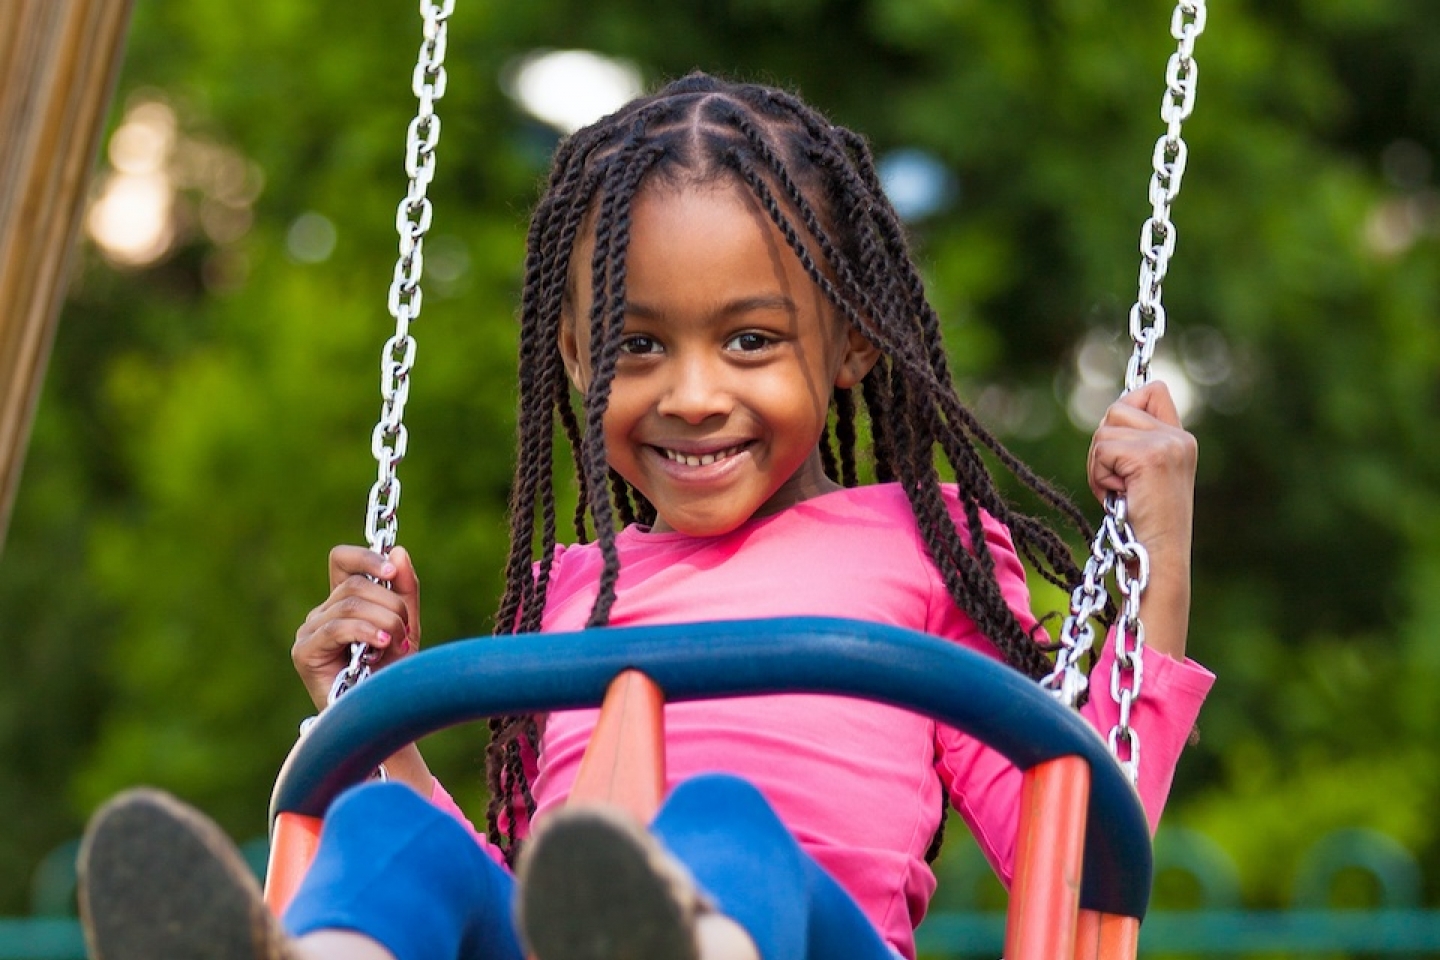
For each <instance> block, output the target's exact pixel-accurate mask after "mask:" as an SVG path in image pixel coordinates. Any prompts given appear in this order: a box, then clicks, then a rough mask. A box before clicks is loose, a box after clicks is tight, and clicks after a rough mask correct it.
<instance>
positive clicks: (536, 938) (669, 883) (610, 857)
mask: <svg viewBox="0 0 1440 960" xmlns="http://www.w3.org/2000/svg"><path fill="white" fill-rule="evenodd" d="M518 879H519V883H520V897H519V900H518V902H517V906H516V914H517V926H518V927H519V929H520V932H521V936H522V938H523V939H524V940H525V942H526V944H527V945H528V947H529V950H530V952H531V953H532V954H533V955H534V956H535V957H536V958H538V960H698V949H697V947H696V940H695V916H696V913H697V910H699V909H700V906H699V898H698V896H697V894H696V892H695V887H694V883H693V881H691V880H690V878H689V877H688V876H686V875H685V874H684V868H683V867H680V865H679V864H678V863H677V862H675V861H674V860H673V859H672V858H671V857H670V856H669V855H668V854H666V853H665V851H664V850H663V849H662V848H661V847H660V845H659V843H658V842H656V841H655V839H654V838H653V837H651V836H650V835H649V834H648V833H646V832H645V831H644V830H643V829H641V828H640V826H639V825H638V824H634V823H631V822H630V821H629V820H628V818H626V817H624V816H623V815H621V814H616V813H611V812H610V811H606V810H603V809H597V808H574V809H572V810H565V811H561V812H559V813H557V814H555V815H554V816H553V817H552V818H551V819H550V821H549V822H548V823H546V824H545V825H544V826H543V828H542V829H540V830H539V831H538V832H537V834H536V836H535V837H534V838H533V839H532V841H531V844H530V848H529V849H528V850H527V851H526V852H525V854H524V855H523V856H522V858H521V864H520V869H519V871H518Z"/></svg>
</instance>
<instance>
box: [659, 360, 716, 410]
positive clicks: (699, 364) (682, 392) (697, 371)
mask: <svg viewBox="0 0 1440 960" xmlns="http://www.w3.org/2000/svg"><path fill="white" fill-rule="evenodd" d="M666 366H667V367H669V370H668V371H667V373H668V376H667V378H666V382H665V386H664V390H663V391H662V393H661V395H660V402H659V403H658V404H657V405H656V408H657V410H658V412H659V413H660V415H661V416H666V417H679V418H680V419H681V420H684V421H685V422H686V423H693V424H699V423H703V422H704V421H706V420H708V419H710V418H711V417H723V416H726V415H727V414H729V413H730V410H731V408H732V406H733V402H734V401H733V397H732V395H731V392H730V389H729V384H728V382H727V378H726V376H725V370H724V365H723V364H721V363H719V362H710V361H709V359H707V358H705V357H701V356H682V357H675V358H673V359H671V360H670V362H669V363H668V364H667V365H666Z"/></svg>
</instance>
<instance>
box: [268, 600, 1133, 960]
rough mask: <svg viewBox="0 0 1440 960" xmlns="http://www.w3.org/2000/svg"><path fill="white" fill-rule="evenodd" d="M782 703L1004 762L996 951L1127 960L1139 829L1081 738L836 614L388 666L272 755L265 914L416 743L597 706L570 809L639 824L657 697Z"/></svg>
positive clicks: (655, 773)
mask: <svg viewBox="0 0 1440 960" xmlns="http://www.w3.org/2000/svg"><path fill="white" fill-rule="evenodd" d="M562 665H563V666H562ZM661 691H663V697H662V694H661ZM607 692H609V694H610V696H609V697H607ZM782 692H790V693H796V692H800V693H823V694H832V695H841V696H853V697H859V698H863V699H869V700H875V701H878V702H882V703H888V704H892V705H894V706H898V707H902V708H905V709H909V710H912V711H915V712H916V713H920V714H923V715H925V716H928V717H930V718H932V719H934V720H937V721H939V722H942V723H946V724H949V725H951V726H954V727H956V728H957V729H959V730H962V731H964V732H965V733H966V734H968V735H970V736H973V737H975V738H977V739H978V740H980V741H981V742H983V743H985V744H987V745H988V746H990V747H992V748H994V749H995V750H997V751H998V752H999V753H1000V754H1002V755H1003V756H1005V757H1006V758H1007V759H1008V760H1010V762H1012V763H1013V764H1015V766H1016V767H1018V768H1019V769H1020V770H1022V771H1023V773H1024V785H1023V787H1022V791H1021V797H1020V806H1021V809H1020V828H1019V830H1020V832H1019V836H1018V838H1017V843H1016V853H1015V873H1014V879H1013V881H1012V885H1011V892H1010V904H1009V912H1008V917H1007V922H1006V942H1005V956H1006V957H1007V958H1008V960H1056V958H1072V957H1073V958H1075V960H1121V958H1124V960H1132V958H1134V957H1135V955H1136V952H1137V950H1138V941H1139V927H1140V921H1141V919H1142V918H1143V917H1144V915H1145V910H1146V907H1147V906H1148V903H1149V897H1150V883H1151V871H1152V859H1151V847H1150V829H1149V826H1148V823H1147V821H1146V818H1145V812H1144V809H1143V808H1142V806H1141V804H1140V799H1139V797H1138V795H1137V794H1136V793H1135V790H1134V788H1133V787H1132V786H1131V785H1130V783H1129V781H1128V780H1127V779H1126V777H1125V774H1124V773H1123V772H1122V771H1121V769H1120V767H1119V766H1118V765H1117V764H1116V763H1115V761H1114V760H1113V758H1112V757H1111V756H1110V754H1109V753H1108V751H1107V750H1106V748H1105V745H1104V743H1103V741H1102V740H1101V738H1100V737H1098V736H1097V735H1096V733H1095V731H1094V730H1093V729H1091V727H1090V726H1089V725H1088V724H1087V723H1086V722H1085V721H1084V720H1083V719H1082V718H1081V717H1080V716H1079V715H1077V714H1076V713H1074V712H1073V711H1071V710H1069V709H1067V708H1065V707H1063V706H1062V705H1060V704H1059V703H1057V702H1056V701H1055V700H1054V699H1053V698H1052V697H1051V696H1050V695H1049V694H1048V693H1046V692H1044V691H1043V690H1041V689H1040V688H1039V687H1038V686H1037V685H1036V684H1035V683H1033V682H1032V681H1030V680H1029V679H1027V678H1025V677H1023V676H1021V675H1020V674H1018V673H1017V672H1015V671H1014V670H1012V669H1010V668H1009V667H1006V666H1004V665H1003V664H1000V663H997V662H995V661H993V660H991V659H989V658H987V657H984V656H981V655H980V654H977V653H974V652H972V651H969V650H966V649H964V648H963V647H960V646H958V645H956V644H953V643H949V642H947V641H944V640H940V639H938V638H935V637H931V636H928V635H925V634H922V633H917V632H915V631H911V630H905V629H901V628H897V627H892V626H885V625H880V624H873V623H863V622H860V621H854V620H841V619H830V618H810V617H797V618H785V619H775V620H745V621H724V622H713V623H698V624H676V625H665V626H651V627H607V628H602V629H594V630H587V631H581V632H575V633H551V634H534V635H525V636H514V637H497V638H488V637H487V638H483V639H476V640H464V641H458V642H455V643H448V644H444V645H442V646H439V647H434V648H431V649H429V650H427V651H425V652H423V653H421V654H419V655H417V656H414V657H410V658H408V659H406V660H402V661H401V662H399V663H397V664H395V665H394V666H392V667H390V668H388V669H386V670H384V671H383V672H381V673H378V674H376V675H375V676H374V677H372V678H370V679H369V680H368V681H366V682H365V683H364V684H361V685H360V686H358V687H356V688H355V689H354V690H352V691H350V692H349V693H347V694H346V695H345V696H344V697H342V698H341V699H340V700H339V701H337V702H336V703H335V704H333V705H332V706H331V707H330V708H329V709H328V710H326V711H325V712H324V713H323V714H322V715H321V719H320V721H319V722H318V723H316V724H315V725H314V727H313V728H312V729H311V730H310V732H309V734H308V735H307V736H306V737H305V738H304V739H302V740H301V741H300V742H299V743H298V744H297V745H296V747H295V749H294V750H293V751H291V754H290V756H289V757H288V758H287V759H286V761H285V765H284V767H283V768H282V769H281V771H280V775H279V778H278V779H277V781H276V784H275V790H274V795H273V797H272V800H271V807H270V817H271V861H270V870H269V872H268V875H267V882H266V899H267V902H268V903H269V904H270V906H271V909H272V910H275V911H276V912H277V913H278V912H279V911H280V910H282V909H283V908H284V906H285V905H286V904H287V903H288V902H289V899H290V897H291V896H293V894H294V891H295V889H296V888H297V887H298V885H299V882H300V879H301V878H302V877H303V876H304V872H305V870H306V869H307V868H308V865H309V863H310V860H311V859H312V858H313V855H314V850H315V847H316V845H317V843H318V837H319V824H320V820H321V818H322V817H323V816H324V813H325V810H326V808H327V807H328V806H329V804H330V803H331V801H333V800H334V799H335V798H336V797H337V796H338V795H339V794H340V793H341V792H342V791H344V790H345V789H346V788H347V787H350V786H352V785H354V784H356V783H359V782H360V781H362V780H363V779H365V777H366V776H368V774H369V772H370V771H371V770H373V769H375V767H376V766H377V765H378V764H379V763H380V762H381V761H383V760H384V759H385V758H386V757H388V756H390V754H392V753H394V752H395V751H396V750H398V749H400V748H401V747H403V746H405V745H406V744H408V743H411V742H413V741H415V740H418V739H420V738H421V737H424V736H426V735H427V734H430V733H433V732H435V731H437V730H440V729H443V728H445V727H448V726H452V725H454V724H457V723H463V722H467V721H472V720H478V719H482V718H485V717H491V716H498V715H504V714H518V713H530V712H545V711H548V710H562V709H575V708H581V707H595V706H598V705H601V704H602V702H603V703H604V708H603V710H602V716H601V721H600V724H599V726H598V727H597V730H596V736H595V739H594V740H593V741H592V743H591V747H590V751H589V752H588V753H587V755H586V758H585V761H584V763H583V764H582V767H581V771H580V777H579V780H578V781H577V784H576V793H575V794H574V795H572V796H575V797H577V798H581V799H608V800H610V801H611V802H617V803H619V804H620V805H622V806H625V807H627V808H628V809H630V810H631V812H632V813H634V814H635V815H636V816H638V817H640V818H641V819H648V818H649V816H650V815H651V814H652V813H653V812H654V810H655V809H656V807H657V806H658V804H659V801H660V796H661V793H662V791H663V785H664V772H663V771H664V768H663V743H662V742H663V734H662V731H661V728H660V722H661V720H660V716H661V711H660V707H661V705H662V702H663V700H670V701H681V700H701V699H715V698H719V697H733V696H750V695H760V694H772V693H782Z"/></svg>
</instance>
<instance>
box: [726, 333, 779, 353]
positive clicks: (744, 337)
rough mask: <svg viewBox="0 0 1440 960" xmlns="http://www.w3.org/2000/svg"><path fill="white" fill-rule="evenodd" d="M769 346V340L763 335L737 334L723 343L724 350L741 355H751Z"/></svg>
mask: <svg viewBox="0 0 1440 960" xmlns="http://www.w3.org/2000/svg"><path fill="white" fill-rule="evenodd" d="M768 346H770V338H769V337H767V336H765V335H764V334H763V333H754V332H750V333H739V334H736V335H735V336H733V337H731V338H730V339H729V340H727V341H725V349H727V350H738V351H740V352H741V353H753V352H755V351H756V350H764V349H765V348H766V347H768Z"/></svg>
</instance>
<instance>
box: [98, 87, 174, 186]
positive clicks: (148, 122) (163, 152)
mask: <svg viewBox="0 0 1440 960" xmlns="http://www.w3.org/2000/svg"><path fill="white" fill-rule="evenodd" d="M174 149H175V111H174V110H171V109H170V107H169V106H168V105H167V104H164V103H160V102H158V101H153V100H152V101H147V102H144V103H141V104H139V105H138V106H135V107H133V108H131V109H130V110H129V111H128V112H127V113H126V114H125V122H124V123H123V124H121V125H120V128H119V129H118V130H116V131H115V133H114V134H113V135H111V137H110V147H109V156H110V163H111V165H112V166H114V167H115V169H116V170H118V171H120V172H121V173H135V174H143V173H155V172H156V171H158V170H163V169H164V168H165V165H166V164H167V163H168V162H169V160H170V154H171V151H173V150H174Z"/></svg>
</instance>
